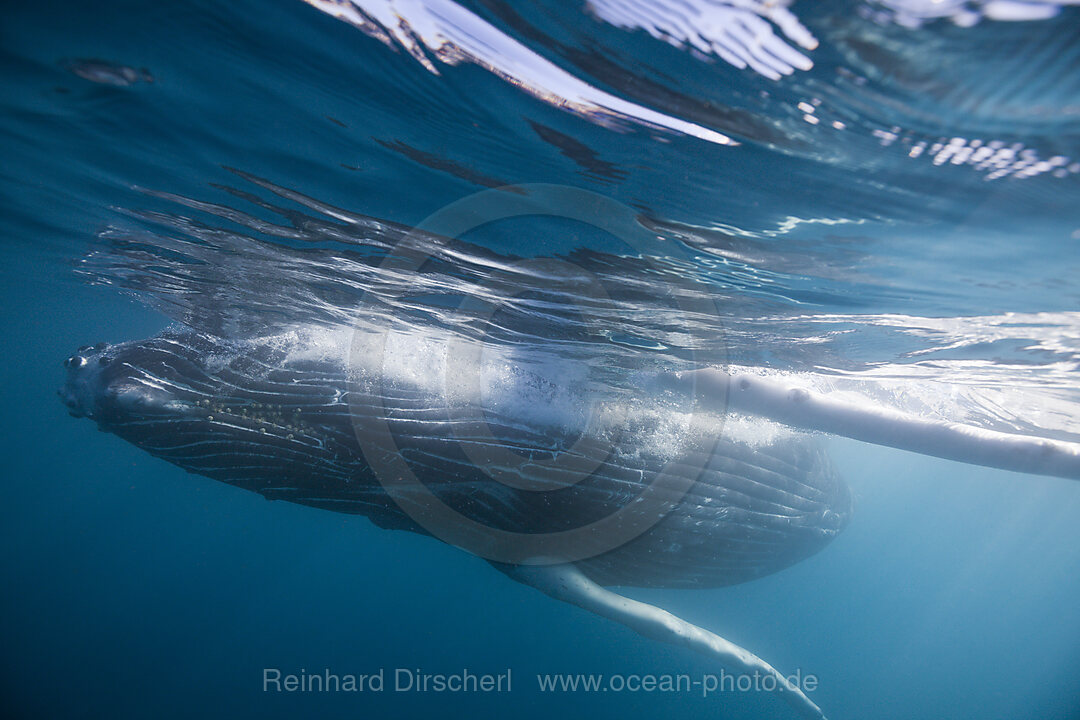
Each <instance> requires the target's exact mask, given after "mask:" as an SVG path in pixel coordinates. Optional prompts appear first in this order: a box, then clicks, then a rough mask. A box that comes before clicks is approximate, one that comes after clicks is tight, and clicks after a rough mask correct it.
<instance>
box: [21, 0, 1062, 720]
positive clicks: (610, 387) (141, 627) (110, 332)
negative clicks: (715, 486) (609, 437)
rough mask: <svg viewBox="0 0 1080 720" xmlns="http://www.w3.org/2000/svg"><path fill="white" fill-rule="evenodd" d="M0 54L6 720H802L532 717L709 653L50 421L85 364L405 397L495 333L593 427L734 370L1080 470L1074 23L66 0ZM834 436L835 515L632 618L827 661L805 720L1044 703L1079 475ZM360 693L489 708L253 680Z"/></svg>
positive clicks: (821, 12) (472, 0) (607, 703)
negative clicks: (596, 413)
mask: <svg viewBox="0 0 1080 720" xmlns="http://www.w3.org/2000/svg"><path fill="white" fill-rule="evenodd" d="M0 67H2V68H3V70H2V72H3V78H4V83H3V86H2V89H0V132H2V133H3V137H4V138H5V140H4V143H3V150H2V155H0V157H2V159H3V163H2V165H0V231H2V233H3V237H4V241H5V243H6V249H7V258H6V260H7V262H6V263H5V264H4V266H3V268H2V270H0V272H2V273H3V278H4V279H3V283H4V284H3V292H4V301H5V306H6V312H5V319H4V331H5V334H6V336H7V338H8V342H7V343H6V347H7V352H6V353H4V359H3V369H2V373H3V375H2V377H3V378H4V380H5V385H7V386H8V389H9V393H8V395H7V397H8V398H9V400H8V402H7V403H6V404H5V405H6V409H5V412H4V413H3V427H4V429H5V431H6V432H5V433H4V436H5V438H7V440H6V445H5V451H4V452H5V458H6V460H7V463H6V465H7V472H6V473H5V475H6V478H5V480H6V486H7V489H8V494H9V499H8V501H7V502H6V503H5V507H4V512H3V517H4V523H3V524H4V530H3V536H2V537H3V539H4V543H5V548H6V550H5V554H4V555H3V574H4V577H5V583H6V585H7V587H8V588H9V589H10V591H9V593H7V595H8V597H7V598H6V600H5V601H4V608H5V611H4V612H3V613H0V615H2V616H3V619H2V620H0V623H2V625H0V627H3V632H4V635H5V637H6V638H7V639H8V642H7V643H6V644H7V649H6V651H5V652H4V653H3V654H2V662H3V666H2V677H3V680H2V681H0V684H2V687H3V692H2V695H3V696H4V698H5V699H4V700H3V701H2V702H3V703H6V704H9V706H10V709H11V710H12V711H13V713H14V714H13V716H23V717H41V716H64V717H67V716H87V717H98V716H119V717H145V716H147V715H155V716H168V715H175V716H177V717H180V716H184V717H187V716H190V715H191V714H192V713H194V712H205V711H207V710H208V709H218V710H221V711H223V712H228V713H230V714H234V715H235V714H241V715H252V716H254V715H256V714H257V715H261V716H275V717H293V716H296V715H297V714H312V713H318V714H332V715H334V716H337V715H341V716H357V715H370V714H373V715H376V716H379V715H383V714H390V715H393V716H397V717H400V716H417V717H419V716H422V715H423V716H430V715H432V714H442V712H443V710H444V709H445V707H444V705H443V703H449V706H447V707H450V711H452V712H455V713H465V712H485V713H490V712H498V713H500V714H505V713H509V712H514V713H516V714H519V715H522V716H528V717H538V718H539V717H550V716H552V715H556V714H559V715H566V716H569V717H587V716H596V715H597V714H601V715H604V716H612V717H615V716H621V717H657V716H663V717H673V718H674V717H686V716H690V715H695V716H697V715H701V714H703V713H711V714H713V715H718V714H720V713H721V712H723V713H729V714H730V715H729V716H731V717H760V716H762V715H764V716H772V715H776V716H777V717H780V716H783V717H787V716H788V715H787V714H786V713H787V712H788V710H789V709H788V708H787V707H786V706H783V705H782V704H775V703H773V702H772V700H773V699H770V698H769V697H760V696H757V695H744V694H739V695H735V696H728V697H723V698H718V697H715V696H714V697H710V698H700V697H697V696H692V695H688V696H660V695H649V696H637V697H633V696H630V695H622V696H619V697H614V698H612V697H604V698H600V697H598V696H584V695H580V694H563V695H551V694H541V693H539V692H538V691H537V690H536V689H535V686H534V685H533V684H532V683H531V682H530V678H531V677H532V676H534V675H535V674H536V673H537V672H598V673H599V672H603V673H614V672H623V673H629V672H638V673H663V672H683V671H687V669H688V668H689V669H694V670H695V671H700V670H701V669H702V668H705V667H706V663H705V662H704V661H699V660H697V659H695V658H693V657H688V656H685V655H683V654H680V653H679V652H678V651H676V650H674V649H668V648H659V647H657V646H654V645H651V644H649V643H648V642H647V641H645V640H643V639H640V638H638V637H637V636H633V635H631V634H630V633H628V632H626V631H624V630H623V629H622V628H619V627H609V626H608V625H607V624H605V623H603V622H602V621H600V620H597V619H595V618H592V617H588V616H587V615H586V614H585V613H578V612H576V611H573V610H571V609H569V608H567V607H561V606H558V605H557V604H556V603H552V602H549V601H548V600H547V599H546V598H543V597H541V596H539V594H538V593H534V592H532V593H530V592H529V591H527V590H526V589H524V588H519V587H517V586H516V585H515V586H511V585H510V584H509V583H506V582H505V581H504V579H503V578H502V577H493V574H492V573H490V572H489V571H488V568H486V567H485V566H484V565H483V563H480V562H478V561H475V560H471V559H466V558H465V557H464V556H459V554H457V553H455V552H454V551H453V550H451V549H449V548H446V547H443V546H439V545H437V544H435V543H432V542H430V541H426V540H424V539H421V538H415V537H412V536H411V535H407V534H405V533H383V532H379V531H378V530H376V529H375V528H373V527H370V526H368V524H367V523H366V522H364V521H362V520H361V519H358V518H352V517H346V516H339V515H331V514H328V513H320V512H317V511H313V510H310V509H305V508H298V507H288V508H285V509H281V508H278V507H277V506H278V505H284V504H283V503H275V504H274V508H273V510H272V511H268V510H267V508H269V507H270V506H267V505H266V504H265V503H261V502H259V503H256V501H257V500H259V499H258V498H257V497H256V496H254V495H250V496H249V495H248V494H245V493H240V492H238V491H236V490H234V489H232V488H229V487H226V486H224V485H219V484H215V483H211V482H210V481H208V480H205V479H203V478H195V477H192V476H186V475H184V474H183V473H182V472H181V471H179V470H177V469H176V468H173V467H171V466H166V465H164V464H163V463H160V462H159V461H155V460H152V459H151V458H149V457H147V456H144V455H141V454H139V453H138V451H137V450H135V449H134V448H132V447H129V446H126V445H123V444H122V443H121V442H120V441H119V440H117V439H116V438H113V437H106V436H104V435H98V434H96V433H92V428H91V426H90V425H89V424H86V427H83V425H84V424H85V423H76V422H75V421H74V420H71V419H70V418H67V417H66V414H65V412H64V408H63V407H62V406H61V405H60V404H58V403H57V402H56V401H55V397H54V395H53V394H54V391H55V388H56V386H57V384H58V383H59V382H60V379H61V376H60V362H61V361H62V359H63V358H65V357H67V356H68V355H70V354H71V352H72V351H73V350H74V349H75V348H76V347H78V346H79V345H83V344H85V343H94V342H97V341H99V340H108V341H110V342H114V341H124V340H133V339H139V338H142V337H146V336H148V335H151V334H154V333H155V332H157V331H158V330H159V329H161V328H162V327H164V326H166V325H167V324H170V323H175V324H176V325H177V326H179V327H187V328H190V329H193V330H194V331H196V332H201V333H207V334H210V335H215V336H219V337H223V338H230V339H236V340H242V341H246V342H268V341H270V339H273V338H278V339H280V338H286V337H287V338H292V339H293V340H295V338H296V337H297V336H298V335H297V333H300V334H302V335H303V336H304V337H305V338H307V340H306V342H308V343H309V344H312V345H314V346H316V348H318V347H323V346H324V345H325V347H326V348H329V349H327V350H326V352H328V353H330V352H337V351H340V350H341V348H342V347H347V343H348V338H349V337H350V333H351V332H352V331H353V330H354V329H356V328H357V327H359V328H361V329H363V328H376V329H387V328H389V329H391V331H392V332H393V333H394V334H395V337H398V338H399V339H402V340H401V343H402V345H401V347H403V348H406V349H405V350H401V357H397V358H396V359H395V360H394V362H398V363H401V364H402V365H401V367H405V366H407V365H408V363H409V362H410V360H409V358H410V357H412V358H413V359H415V354H416V353H417V352H419V351H417V350H416V346H417V343H421V344H422V343H425V342H434V343H439V342H445V341H446V340H447V339H461V338H468V339H479V338H483V339H484V341H485V343H487V344H488V347H489V349H491V350H492V351H493V352H494V353H495V354H496V355H497V356H498V357H507V358H512V359H513V360H512V362H511V361H508V362H511V364H515V367H521V368H530V372H531V371H535V372H536V373H538V374H539V375H541V376H544V377H547V378H548V379H549V380H550V379H552V378H555V379H556V381H557V382H556V384H558V381H561V382H563V383H564V385H565V386H566V387H568V388H570V390H572V391H574V392H576V391H578V390H580V388H581V387H583V386H584V385H583V384H587V385H588V387H589V391H590V392H591V393H593V394H594V397H595V398H599V401H600V402H620V401H622V402H632V401H633V399H634V398H637V400H642V397H641V393H642V390H641V387H642V385H641V378H642V377H643V376H644V375H647V374H649V373H653V372H656V371H666V370H688V369H694V368H698V367H704V366H727V367H733V368H736V369H738V370H739V371H746V372H751V373H759V374H767V375H780V376H783V377H785V378H787V377H790V378H794V379H796V380H797V381H798V383H800V384H801V385H802V386H804V387H809V388H812V389H815V390H818V391H821V392H823V393H835V396H836V397H845V398H849V399H850V398H854V399H856V400H858V401H859V402H863V403H869V404H872V405H874V406H876V407H885V408H888V409H893V410H899V411H903V412H906V413H909V414H912V415H916V416H919V417H923V418H929V419H935V420H947V421H952V422H959V423H964V424H967V425H970V426H974V427H978V428H983V429H988V430H995V431H1001V432H1010V433H1016V434H1021V435H1027V436H1034V437H1040V438H1049V439H1054V440H1057V441H1064V442H1073V443H1075V442H1080V422H1078V421H1077V417H1078V416H1080V382H1078V379H1077V378H1078V370H1080V211H1078V209H1077V200H1078V199H1080V9H1078V8H1077V7H1075V3H1070V2H1067V1H1066V0H1061V1H1060V2H1053V1H1051V0H1046V1H1044V2H1027V1H1025V2H1019V1H1016V2H1013V1H1008V2H1006V1H1003V0H992V1H987V0H967V1H960V0H945V1H943V2H920V1H918V0H866V1H860V0H847V1H843V2H841V1H829V2H809V1H808V0H799V1H798V2H794V3H786V2H768V3H764V2H757V0H739V1H736V0H731V1H730V2H723V1H721V0H681V1H679V2H675V1H673V0H662V1H657V2H644V1H640V2H639V1H638V0H571V1H562V0H559V1H556V0H535V1H523V2H513V3H501V2H494V1H489V0H460V1H457V2H455V1H454V0H381V1H380V0H351V1H349V0H341V1H339V2H332V1H331V0H309V1H308V2H301V1H300V0H295V1H292V2H285V1H282V2H272V3H254V2H245V1H240V2H230V3H209V2H191V3H184V4H180V3H162V4H146V3H134V2H105V3H97V4H93V5H84V4H76V3H63V2H55V3H42V4H35V5H27V4H24V5H22V6H20V7H11V8H7V9H6V12H5V19H4V21H3V23H2V24H0ZM455 203H456V204H455ZM414 228H416V229H414ZM401 258H405V259H404V260H402V259H401ZM416 258H421V259H422V261H420V260H418V261H417V262H411V260H410V259H416ZM132 299H134V300H135V301H134V302H133V301H132ZM305 333H306V335H304V334H305ZM312 338H315V339H312ZM343 338H344V340H343ZM320 343H321V345H320ZM410 343H412V344H410ZM335 348H336V349H335ZM410 348H411V349H410ZM410 353H411V354H410ZM499 353H503V355H499ZM398 369H399V370H400V367H399V368H398ZM409 371H410V372H412V373H414V374H415V375H417V376H420V375H422V374H423V371H422V370H417V369H416V368H415V367H412V368H411V370H409ZM485 372H486V371H485ZM491 372H493V373H495V374H497V372H498V370H497V369H496V370H494V371H491ZM494 377H495V375H492V376H490V377H488V378H487V379H488V381H489V382H494V380H493V379H492V378H494ZM586 381H587V382H586ZM433 392H434V391H433ZM540 394H541V395H542V394H543V393H540ZM574 397H576V396H573V395H570V396H559V395H558V393H555V398H556V399H555V400H552V397H551V395H550V394H549V395H548V396H547V400H546V401H544V402H534V401H535V400H536V399H535V398H533V397H532V396H530V397H529V398H527V399H526V402H527V405H526V409H525V410H523V411H524V412H535V413H537V414H540V413H542V412H547V411H549V410H552V409H554V410H553V412H556V414H557V413H560V412H561V413H563V415H560V416H559V417H557V418H556V420H555V421H556V422H567V423H571V422H572V421H573V420H572V419H567V416H568V415H574V414H575V408H576V409H578V410H580V407H576V406H575V401H574ZM560 398H561V399H560ZM545 402H546V403H547V404H545ZM541 405H543V407H541ZM730 429H731V430H732V432H736V431H740V430H738V428H736V427H735V426H732V428H730ZM740 432H744V433H748V434H750V435H752V434H753V433H754V432H756V431H755V430H754V429H753V428H752V427H751V428H750V429H749V430H748V429H747V428H746V427H743V428H742V430H741V431H740ZM761 432H766V431H761ZM767 432H772V430H768V431H767ZM829 442H830V447H831V449H832V451H833V454H834V456H835V458H836V463H837V465H838V466H839V468H840V470H841V471H842V473H843V474H844V475H845V477H847V478H848V481H849V483H850V484H851V486H852V488H853V490H854V493H855V495H856V513H855V516H854V519H853V522H852V526H851V528H850V529H849V530H847V531H846V532H845V534H844V535H842V536H841V537H840V538H839V539H838V540H837V541H836V542H835V543H834V545H833V546H831V547H830V548H829V549H828V550H826V551H825V552H824V553H822V554H820V555H818V556H815V557H814V558H812V559H811V560H809V561H806V562H805V563H802V564H800V565H797V566H796V567H794V568H792V569H790V570H788V571H785V572H783V573H780V574H778V575H776V576H770V577H768V578H763V579H761V580H757V581H755V582H753V583H750V584H748V585H744V586H738V587H734V588H729V589H723V590H710V591H696V594H695V593H693V592H692V593H689V594H687V593H679V592H674V591H670V592H665V591H659V590H650V591H648V593H645V592H642V593H640V594H639V595H638V596H639V597H642V598H644V599H647V600H649V601H650V602H656V603H657V604H660V605H663V606H664V607H666V608H668V609H670V610H672V611H677V612H679V613H680V614H682V615H683V616H684V617H687V618H688V619H691V620H693V621H694V622H698V623H700V624H702V625H704V626H707V627H710V628H713V629H716V630H717V631H719V632H722V633H723V634H725V636H727V637H730V638H731V639H733V640H736V641H738V642H740V644H743V645H745V646H748V647H750V648H752V649H754V650H755V652H758V653H759V654H761V655H763V656H764V657H766V658H767V659H770V660H771V661H773V662H774V664H776V665H778V666H779V667H781V668H796V667H800V668H805V669H806V671H808V672H814V673H816V674H817V675H818V676H820V678H821V688H820V690H818V691H817V692H816V694H815V696H814V699H815V701H816V702H818V704H820V705H821V706H822V707H823V708H824V709H825V711H826V712H827V713H828V714H829V716H830V717H837V718H845V717H881V718H884V717H897V718H907V717H931V716H933V717H942V718H944V717H950V718H966V717H1003V718H1004V717H1024V716H1030V717H1062V718H1064V717H1072V716H1073V715H1072V714H1070V713H1072V712H1073V711H1074V710H1075V708H1076V707H1077V706H1078V704H1080V685H1078V682H1077V679H1076V676H1077V671H1080V655H1078V653H1077V649H1076V648H1077V647H1078V643H1077V640H1078V639H1080V616H1078V615H1077V613H1076V610H1075V597H1076V594H1077V593H1078V592H1080V584H1078V580H1077V578H1078V577H1080V572H1078V571H1080V534H1078V532H1077V528H1078V527H1080V523H1077V518H1078V517H1080V493H1078V492H1077V489H1078V488H1077V487H1076V483H1075V482H1073V481H1070V480H1067V479H1060V478H1046V477H1037V476H1027V475H1021V474H1014V473H1007V472H1004V471H997V470H988V469H985V468H979V467H973V466H968V465H962V464H959V463H949V462H945V461H941V460H934V459H929V458H926V457H921V456H917V455H914V454H910V453H902V452H900V451H895V450H885V449H882V448H878V447H874V446H866V445H859V444H857V443H854V442H852V441H849V440H841V439H832V440H830V441H829ZM268 513H269V514H268ZM399 536H405V537H399ZM534 596H535V597H534ZM695 663H698V664H695ZM379 665H385V666H387V667H394V666H398V665H400V666H409V665H424V666H430V667H432V668H433V671H435V670H434V669H435V668H441V669H442V671H447V668H451V667H459V666H465V667H470V668H473V667H475V668H477V669H480V670H488V671H494V670H497V669H498V670H499V671H500V672H501V671H502V670H503V669H505V667H508V666H509V667H513V668H514V672H515V673H518V675H519V677H520V681H519V685H518V686H517V687H518V688H520V689H516V690H515V692H514V693H511V694H509V695H508V696H500V697H493V696H486V697H485V696H473V697H467V696H458V697H454V698H450V699H449V700H447V699H446V698H441V697H439V696H423V695H408V696H404V695H403V696H397V697H393V696H392V695H393V693H389V694H387V695H386V696H380V697H371V696H365V697H361V698H355V697H345V698H343V697H340V696H338V697H329V696H320V697H311V696H305V697H287V698H282V697H279V696H272V695H266V694H264V693H262V692H261V688H260V685H259V679H260V677H261V675H260V673H261V672H262V668H264V667H266V666H280V667H283V668H294V669H298V668H300V667H307V668H308V669H313V668H314V669H321V668H323V667H326V666H331V667H334V666H337V667H340V668H342V669H345V668H348V667H355V668H359V669H360V670H363V669H364V668H371V667H376V666H379ZM343 671H344V670H343ZM58 688H62V689H63V692H59V691H58V690H57V689H58ZM725 716H728V715H725Z"/></svg>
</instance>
